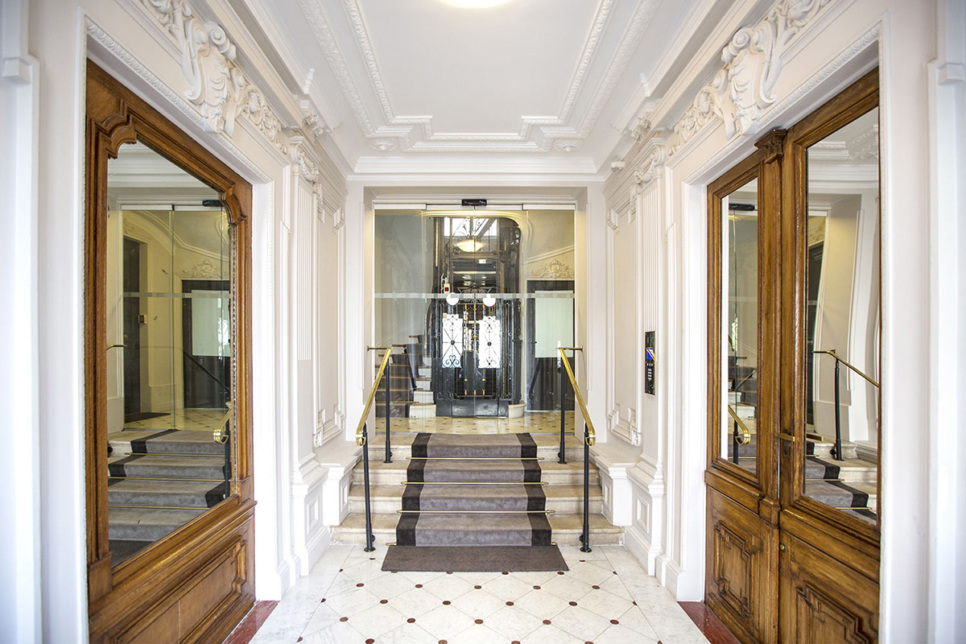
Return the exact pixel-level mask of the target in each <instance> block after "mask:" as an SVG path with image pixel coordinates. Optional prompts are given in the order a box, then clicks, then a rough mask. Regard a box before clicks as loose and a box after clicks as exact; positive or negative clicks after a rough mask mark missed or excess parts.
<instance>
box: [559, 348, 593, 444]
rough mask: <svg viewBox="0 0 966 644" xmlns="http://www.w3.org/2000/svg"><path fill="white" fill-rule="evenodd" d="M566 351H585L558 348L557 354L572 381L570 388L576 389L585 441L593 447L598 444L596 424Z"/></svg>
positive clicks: (575, 394)
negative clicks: (581, 393) (582, 418)
mask: <svg viewBox="0 0 966 644" xmlns="http://www.w3.org/2000/svg"><path fill="white" fill-rule="evenodd" d="M565 351H583V348H581V347H558V348H557V353H559V354H560V361H561V362H562V363H563V367H564V369H565V370H566V372H567V378H568V379H569V380H570V386H571V387H573V389H574V398H576V399H577V404H578V405H579V406H580V413H581V415H582V416H583V417H584V425H585V429H586V434H587V435H586V437H585V438H584V441H585V442H586V443H587V445H588V446H589V447H593V446H594V444H595V443H596V442H597V432H596V431H595V430H594V422H593V421H592V420H591V419H590V414H589V413H588V412H587V406H586V405H585V404H584V397H583V396H582V395H580V387H578V386H577V379H576V378H575V377H574V371H573V369H571V368H570V360H568V359H567V354H566V353H565ZM560 406H561V410H562V409H563V400H561V401H560Z"/></svg>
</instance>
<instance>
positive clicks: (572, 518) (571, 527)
mask: <svg viewBox="0 0 966 644" xmlns="http://www.w3.org/2000/svg"><path fill="white" fill-rule="evenodd" d="M398 520H399V515H398V514H396V513H395V512H394V513H391V514H375V513H374V514H373V515H372V533H373V534H374V535H375V537H376V546H377V548H378V546H386V545H387V544H389V543H394V542H395V541H396V523H397V522H398ZM547 520H548V521H549V522H550V527H551V529H552V530H553V540H554V541H555V542H556V543H557V545H560V546H574V545H580V540H579V536H580V534H581V533H582V532H583V515H582V514H550V515H547ZM365 526H366V518H365V515H364V514H361V513H360V514H356V513H352V514H349V516H347V517H346V519H345V521H343V522H342V524H341V525H338V526H335V527H333V528H332V543H339V544H364V543H365V542H366V537H365V532H366V531H365ZM623 534H624V530H623V528H619V527H617V526H613V525H611V524H610V523H609V522H608V521H607V519H605V518H604V517H603V515H600V514H591V515H590V545H591V547H593V546H595V545H600V546H604V545H620V544H621V543H623Z"/></svg>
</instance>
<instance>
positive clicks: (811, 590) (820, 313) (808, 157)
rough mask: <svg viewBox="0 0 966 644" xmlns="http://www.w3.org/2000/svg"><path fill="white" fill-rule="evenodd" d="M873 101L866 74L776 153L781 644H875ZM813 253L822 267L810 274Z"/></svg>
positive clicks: (874, 78) (873, 82)
mask: <svg viewBox="0 0 966 644" xmlns="http://www.w3.org/2000/svg"><path fill="white" fill-rule="evenodd" d="M878 95H879V92H878V70H875V71H873V72H871V73H869V74H868V75H867V76H865V77H864V78H862V79H861V80H860V81H858V82H857V83H855V84H854V85H852V86H851V87H849V88H848V89H846V90H845V91H844V92H842V93H841V94H839V95H838V96H836V97H835V98H834V99H832V100H831V101H829V102H828V103H827V104H825V105H823V106H822V107H821V108H819V109H818V110H816V111H815V112H813V113H812V114H811V115H809V116H807V117H806V118H804V119H803V120H802V121H800V122H799V123H797V124H796V125H795V126H793V127H792V128H790V129H789V131H788V136H787V137H786V139H785V149H784V160H783V191H782V196H783V207H782V210H783V221H782V255H783V256H784V257H787V258H789V259H790V260H791V261H787V262H785V263H783V265H782V283H783V286H782V311H783V316H782V320H783V322H782V342H781V344H782V350H781V353H782V358H781V361H782V370H781V373H782V378H781V386H782V391H781V427H782V431H781V432H780V433H779V435H778V436H779V445H780V447H779V451H780V454H779V462H780V472H781V477H780V485H781V493H780V498H781V506H782V513H781V521H780V525H781V530H780V544H779V551H780V555H779V561H780V565H779V571H778V577H779V586H780V588H779V596H780V607H779V614H780V632H779V636H780V639H781V641H784V642H823V643H824V642H874V641H876V640H877V638H878V628H879V584H878V580H879V520H880V514H879V512H878V509H877V508H876V506H875V503H874V501H875V499H877V497H878V489H879V486H878V481H879V474H878V461H877V458H878V453H879V449H878V444H879V420H878V419H879V409H880V405H879V397H878V383H877V381H878V375H877V374H878V371H879V369H878V354H879V350H878V349H879V347H878V336H879V323H880V320H881V316H880V315H879V305H878V302H879V292H880V288H879V260H878V258H879V239H878V230H879V211H878V195H879V167H878V158H879V156H878V110H877V106H878ZM818 247H821V257H822V259H821V267H816V266H815V264H814V261H813V262H812V263H811V265H810V261H809V260H810V255H812V258H813V260H814V256H815V255H817V254H818V251H817V250H816V248H818ZM816 281H818V283H817V284H816V283H815V282H816ZM816 293H817V294H818V296H817V300H816V299H813V297H815V294H816ZM823 351H833V352H834V355H836V356H838V357H839V358H842V361H839V360H838V358H833V356H832V354H827V353H821V352H823ZM836 365H837V366H838V370H839V371H840V374H839V376H838V381H839V384H838V393H837V394H836V393H835V389H836V387H835V380H836V378H835V376H834V370H835V368H836V367H835V366H836ZM866 378H868V380H867V379H866ZM846 398H847V400H846ZM834 400H839V403H838V404H836V403H835V402H833V401H834ZM863 401H864V404H863ZM835 407H838V410H837V411H836V409H835ZM836 415H838V417H839V423H838V424H839V425H840V432H841V433H842V434H843V437H842V438H843V443H842V444H843V447H842V451H841V453H839V454H836V453H835V448H834V447H833V446H832V445H834V435H835V424H836V423H835V422H834V417H835V416H836ZM810 416H811V417H810ZM830 444H831V445H830ZM823 446H824V447H823ZM839 459H841V460H839ZM836 468H838V471H837V472H834V471H833V474H834V476H826V474H827V473H828V471H829V470H835V469H836ZM823 470H824V472H823ZM816 472H819V473H821V474H820V476H819V477H816Z"/></svg>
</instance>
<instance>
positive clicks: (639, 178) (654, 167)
mask: <svg viewBox="0 0 966 644" xmlns="http://www.w3.org/2000/svg"><path fill="white" fill-rule="evenodd" d="M666 158H667V148H665V147H664V146H663V145H655V146H654V148H653V149H652V150H651V152H650V153H649V154H648V155H647V156H646V157H644V160H643V161H642V162H641V164H640V165H638V166H637V169H635V170H634V182H635V183H637V184H638V185H639V186H640V187H641V189H643V188H644V187H645V186H646V185H647V184H649V183H650V182H651V181H653V180H654V178H655V177H656V176H658V175H659V174H660V172H661V169H662V168H664V161H665V159H666Z"/></svg>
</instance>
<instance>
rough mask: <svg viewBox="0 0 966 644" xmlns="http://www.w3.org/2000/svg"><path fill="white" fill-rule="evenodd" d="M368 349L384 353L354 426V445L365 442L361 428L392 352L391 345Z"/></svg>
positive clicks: (361, 444) (363, 425)
mask: <svg viewBox="0 0 966 644" xmlns="http://www.w3.org/2000/svg"><path fill="white" fill-rule="evenodd" d="M368 350H369V351H372V350H376V351H385V352H386V354H385V355H384V356H383V358H382V365H381V366H380V367H379V373H377V374H376V379H375V380H374V381H373V382H372V390H371V391H370V392H369V398H368V399H367V400H366V406H365V408H363V410H362V418H360V419H359V424H358V425H357V426H356V445H360V446H364V445H365V444H366V438H365V435H364V434H363V431H362V430H363V428H364V427H365V425H366V419H367V418H369V409H371V408H372V401H373V400H375V399H376V391H378V389H379V382H380V381H381V380H382V376H383V374H384V373H385V371H386V366H387V365H388V364H389V358H390V356H391V354H392V347H368Z"/></svg>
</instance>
